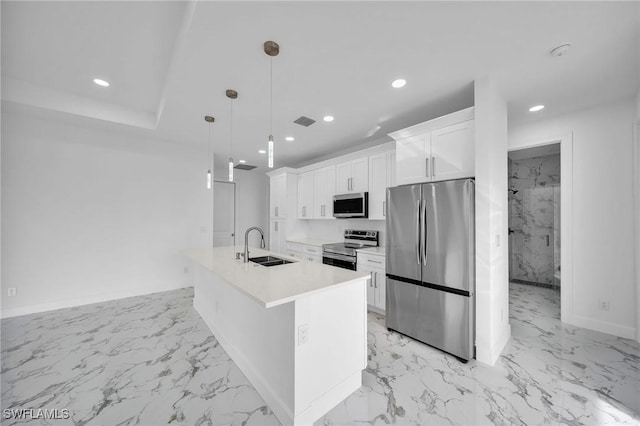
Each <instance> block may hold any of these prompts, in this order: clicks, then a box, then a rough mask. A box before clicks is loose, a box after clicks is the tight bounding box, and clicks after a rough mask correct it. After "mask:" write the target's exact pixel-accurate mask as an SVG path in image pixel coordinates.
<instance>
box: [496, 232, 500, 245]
mask: <svg viewBox="0 0 640 426" xmlns="http://www.w3.org/2000/svg"><path fill="white" fill-rule="evenodd" d="M496 247H500V234H496Z"/></svg>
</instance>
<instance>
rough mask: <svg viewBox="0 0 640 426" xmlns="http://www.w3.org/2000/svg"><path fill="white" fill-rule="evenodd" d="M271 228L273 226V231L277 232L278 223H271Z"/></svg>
mask: <svg viewBox="0 0 640 426" xmlns="http://www.w3.org/2000/svg"><path fill="white" fill-rule="evenodd" d="M273 226H274V230H275V231H277V230H278V222H273Z"/></svg>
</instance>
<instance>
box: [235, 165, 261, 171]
mask: <svg viewBox="0 0 640 426" xmlns="http://www.w3.org/2000/svg"><path fill="white" fill-rule="evenodd" d="M256 167H257V166H251V165H249V164H238V165H237V166H235V167H234V169H238V170H253V169H255V168H256Z"/></svg>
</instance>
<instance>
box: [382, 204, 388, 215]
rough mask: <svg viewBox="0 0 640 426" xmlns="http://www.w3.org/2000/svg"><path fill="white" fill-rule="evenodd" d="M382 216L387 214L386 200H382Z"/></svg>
mask: <svg viewBox="0 0 640 426" xmlns="http://www.w3.org/2000/svg"><path fill="white" fill-rule="evenodd" d="M382 216H383V217H386V216H387V202H386V201H383V202H382Z"/></svg>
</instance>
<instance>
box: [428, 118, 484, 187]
mask: <svg viewBox="0 0 640 426" xmlns="http://www.w3.org/2000/svg"><path fill="white" fill-rule="evenodd" d="M473 141H474V126H473V120H469V121H465V122H464V123H459V124H454V125H453V126H447V127H444V128H442V129H438V130H434V131H433V132H431V178H432V180H434V181H436V180H448V179H459V178H465V177H472V176H474V175H475V144H474V143H473Z"/></svg>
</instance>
